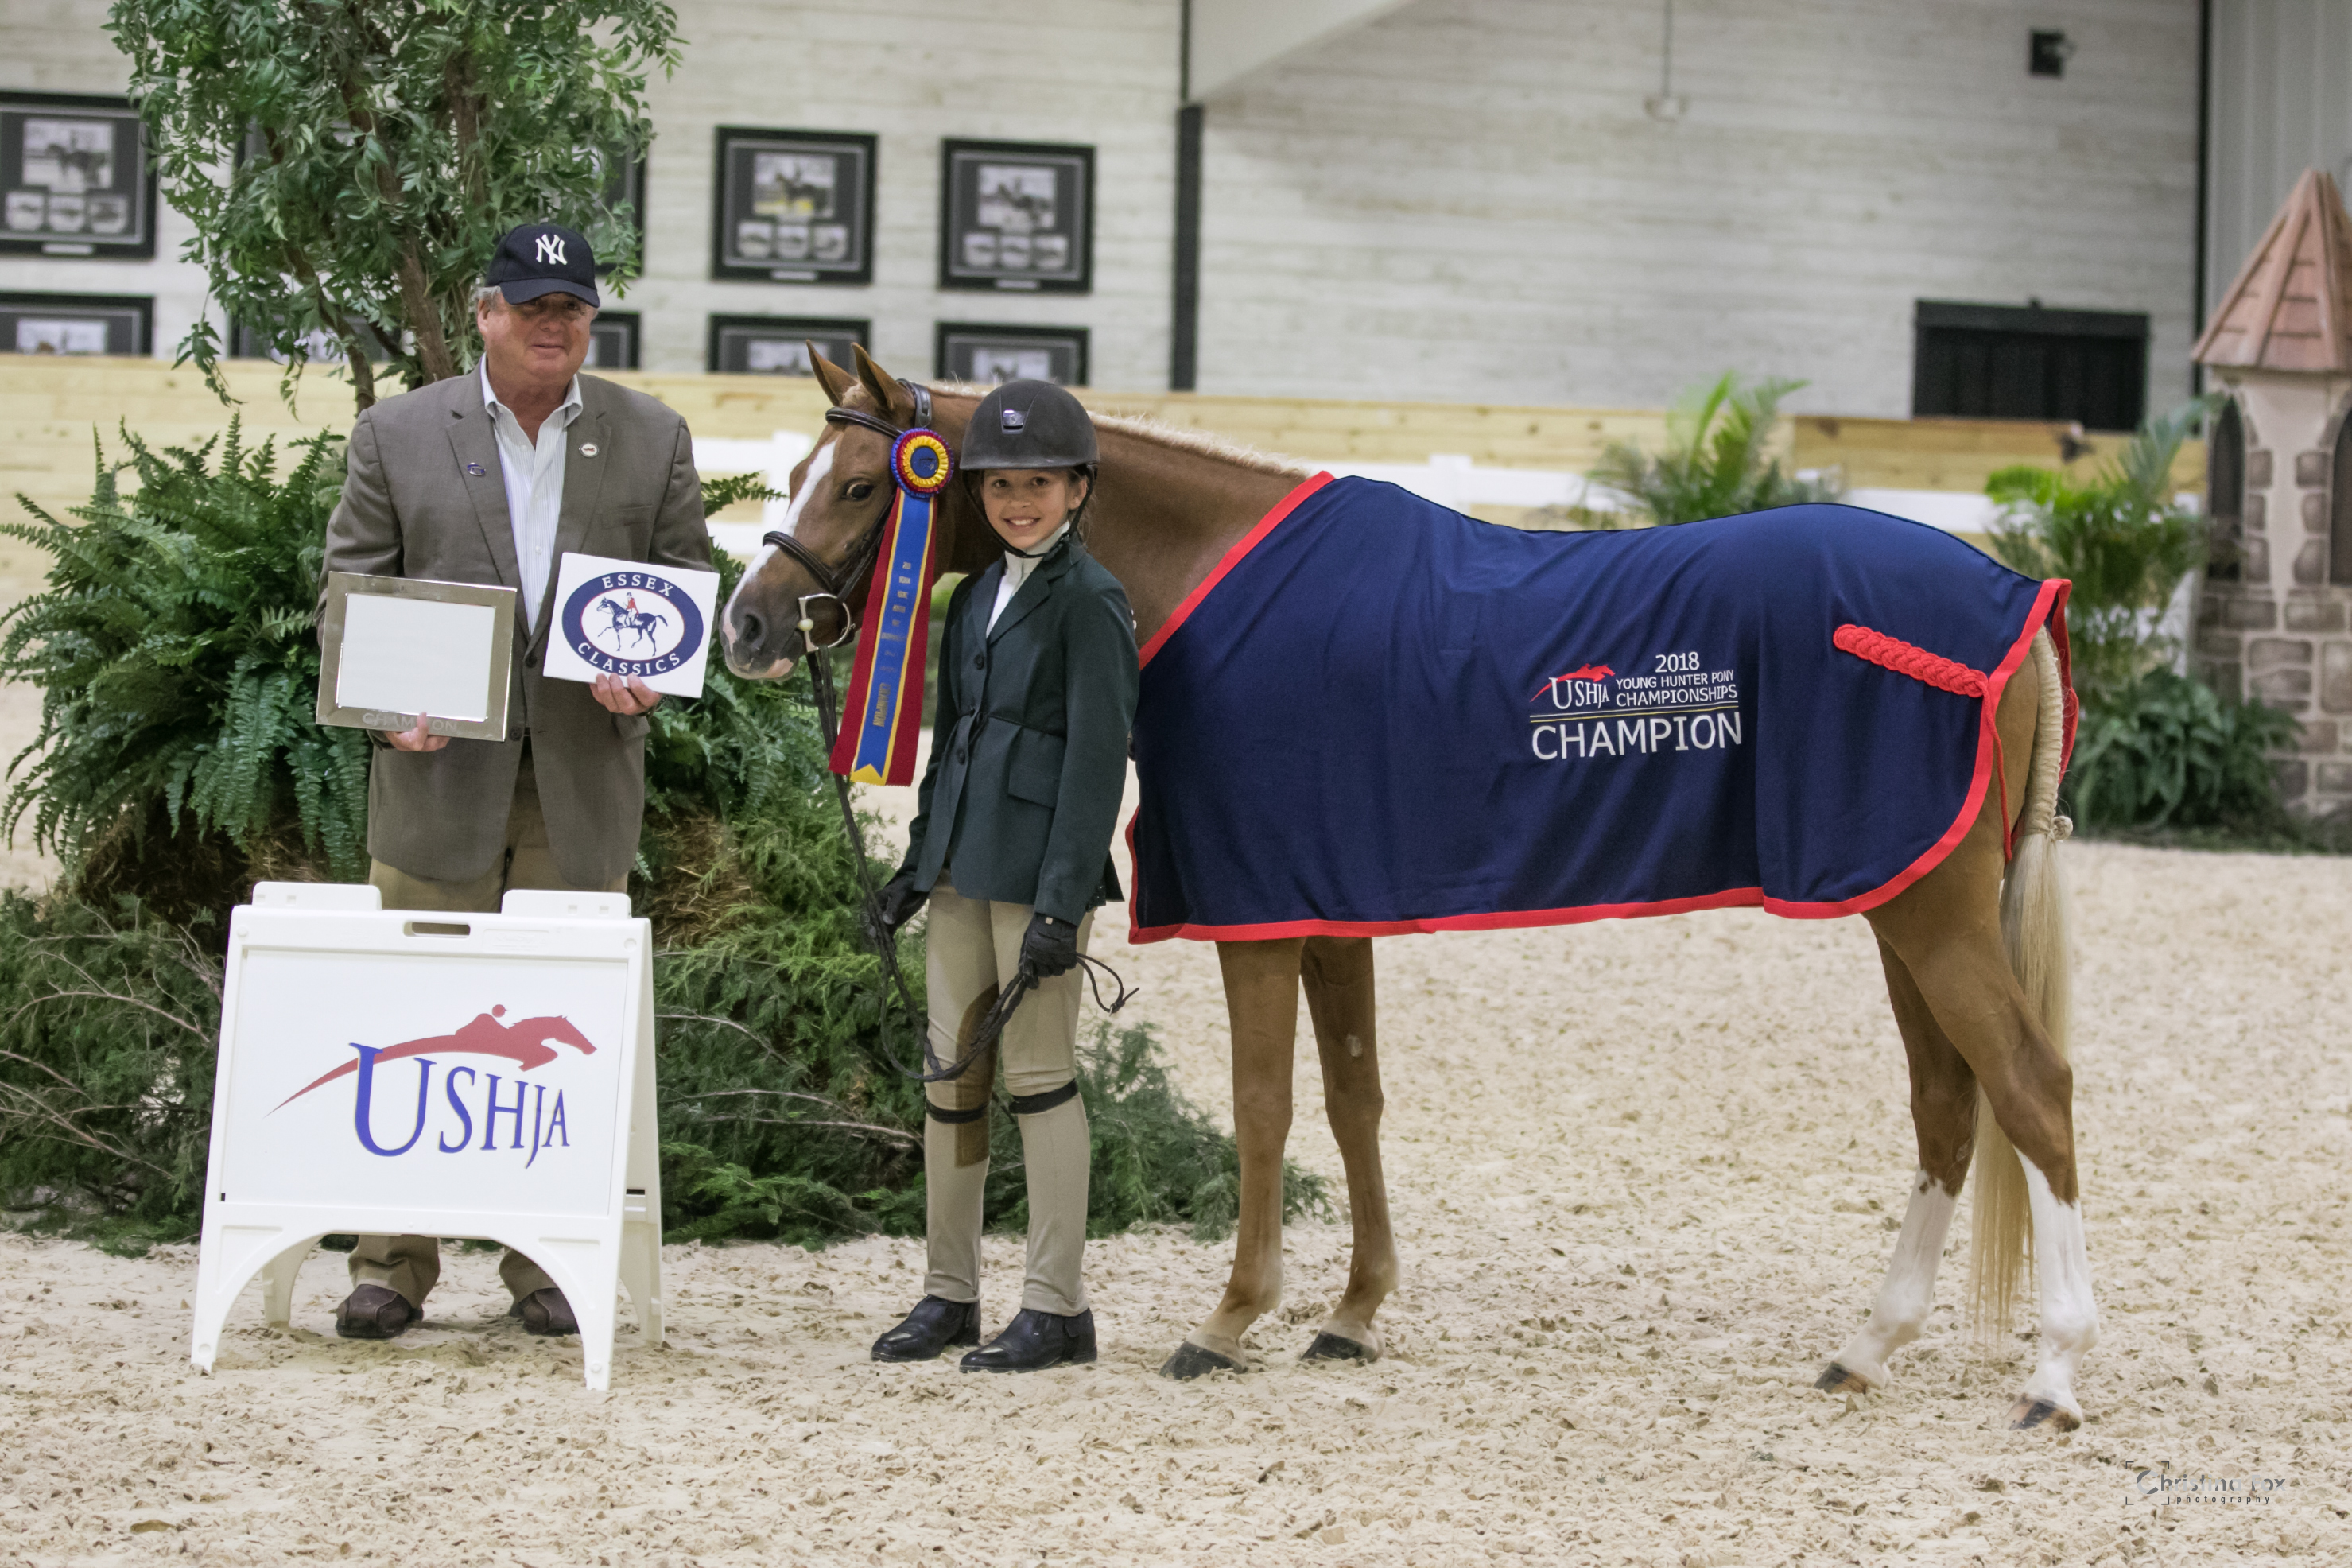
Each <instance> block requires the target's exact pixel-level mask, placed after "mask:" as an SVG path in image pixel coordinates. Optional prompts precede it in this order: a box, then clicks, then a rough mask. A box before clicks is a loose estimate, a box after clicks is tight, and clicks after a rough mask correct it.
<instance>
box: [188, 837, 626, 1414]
mask: <svg viewBox="0 0 2352 1568" xmlns="http://www.w3.org/2000/svg"><path fill="white" fill-rule="evenodd" d="M377 905H378V895H377V893H376V890H375V889H373V888H370V887H364V886H345V885H316V884H299V883H285V882H264V883H261V884H260V885H258V886H257V887H256V888H255V889H254V901H253V902H252V903H251V904H249V905H247V906H244V907H242V908H240V909H238V910H236V912H235V914H234V916H233V917H232V918H231V921H230V923H229V954H228V973H227V982H226V987H225V988H224V992H223V996H222V1006H221V1043H220V1062H219V1067H218V1069H217V1074H216V1077H215V1087H214V1090H213V1137H212V1152H211V1160H210V1163H209V1166H208V1174H207V1177H206V1181H205V1221H204V1235H203V1251H202V1254H201V1256H200V1258H199V1260H198V1264H197V1279H196V1298H195V1330H194V1346H193V1355H194V1361H195V1363H196V1364H197V1365H198V1366H200V1367H203V1368H205V1370H207V1371H209V1370H210V1369H211V1366H212V1363H213V1360H214V1357H215V1354H216V1353H217V1351H218V1347H219V1341H220V1332H221V1328H222V1325H223V1323H224V1322H226V1319H227V1316H228V1312H229V1309H230V1306H231V1304H232V1303H233V1302H234V1301H235V1300H236V1296H237V1295H238V1293H239V1292H240V1291H242V1290H243V1289H244V1288H245V1286H246V1284H247V1281H248V1280H250V1279H252V1278H253V1276H254V1275H255V1274H256V1273H262V1274H264V1275H265V1276H266V1277H267V1285H266V1288H265V1289H264V1293H263V1294H264V1301H263V1305H264V1310H265V1314H266V1316H267V1317H268V1321H270V1322H271V1323H273V1324H283V1323H284V1322H285V1321H287V1318H288V1313H289V1309H290V1306H291V1303H292V1296H293V1285H294V1276H295V1273H296V1270H297V1269H299V1268H300V1266H301V1263H302V1259H303V1258H305V1257H307V1256H308V1255H309V1253H310V1248H311V1247H313V1246H314V1245H315V1244H316V1243H317V1242H318V1240H319V1239H320V1237H323V1236H327V1235H330V1234H331V1233H335V1232H352V1233H358V1234H362V1235H383V1234H389V1235H419V1236H438V1237H481V1238H483V1239H486V1240H491V1241H499V1242H504V1243H505V1244H507V1245H508V1246H509V1247H515V1248H517V1249H518V1250H520V1252H522V1253H523V1254H524V1255H525V1256H527V1257H529V1258H530V1259H531V1260H532V1261H533V1262H535V1263H537V1264H538V1265H539V1266H540V1267H541V1268H544V1269H545V1270H546V1271H547V1272H548V1274H549V1275H550V1277H551V1278H552V1279H554V1280H555V1282H556V1284H558V1285H559V1286H561V1287H562V1289H563V1293H564V1295H565V1297H566V1298H567V1299H568V1300H570V1301H571V1303H572V1311H573V1313H574V1315H575V1316H577V1318H578V1319H579V1321H580V1337H581V1346H582V1350H583V1370H584V1371H585V1373H586V1376H587V1380H588V1384H589V1386H591V1387H593V1388H604V1387H606V1386H608V1384H609V1382H610V1378H611V1364H612V1345H613V1333H614V1316H615V1300H614V1297H615V1289H616V1286H618V1285H625V1286H626V1287H627V1288H628V1291H629V1295H630V1298H631V1300H632V1301H633V1303H634V1304H635V1309H636V1314H637V1320H638V1323H639V1326H640V1327H641V1329H642V1330H643V1331H644V1334H645V1342H646V1343H658V1342H660V1339H661V1309H660V1268H661V1261H660V1252H661V1228H660V1227H661V1189H660V1182H659V1177H658V1174H657V1168H656V1163H655V1141H654V1131H655V1129H654V1110H655V1104H654V1083H653V985H652V935H651V928H650V927H649V926H648V924H647V922H646V921H642V920H631V919H629V918H628V900H626V899H625V898H624V897H622V896H620V895H618V894H577V893H555V892H513V893H509V894H508V895H507V897H506V903H505V908H504V909H503V910H502V911H501V912H500V913H499V914H495V915H487V914H482V915H476V914H429V915H427V914H419V913H415V912H413V911H404V910H382V909H379V908H378V907H377Z"/></svg>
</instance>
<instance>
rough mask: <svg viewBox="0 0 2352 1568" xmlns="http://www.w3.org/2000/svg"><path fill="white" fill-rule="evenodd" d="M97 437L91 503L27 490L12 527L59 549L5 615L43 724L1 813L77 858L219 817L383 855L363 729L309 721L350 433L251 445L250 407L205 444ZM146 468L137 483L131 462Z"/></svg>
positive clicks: (237, 834)
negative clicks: (43, 502)
mask: <svg viewBox="0 0 2352 1568" xmlns="http://www.w3.org/2000/svg"><path fill="white" fill-rule="evenodd" d="M122 440H123V442H124V444H125V445H126V447H128V448H129V451H130V454H131V455H130V457H129V458H127V459H125V460H123V461H121V462H110V461H109V460H108V459H107V457H106V452H105V447H104V446H103V444H102V443H101V444H100V445H99V448H98V483H97V489H96V492H95V494H93V496H92V497H91V499H90V502H89V505H88V506H83V507H77V508H75V509H73V511H72V513H71V515H72V516H73V517H75V518H78V519H79V520H80V521H79V523H75V522H67V521H60V520H58V518H56V517H53V516H51V515H50V514H49V513H47V512H46V511H43V510H41V509H40V508H39V507H37V506H35V505H34V504H33V503H32V502H31V501H30V500H26V499H25V498H23V497H21V496H20V497H19V498H18V500H23V501H24V505H25V507H26V510H28V511H30V512H31V513H32V514H33V518H34V521H31V522H22V521H8V522H5V523H0V530H5V531H6V532H7V533H8V534H9V535H11V536H13V537H15V538H17V539H21V540H23V541H25V542H26V543H29V544H32V545H35V546H37V548H39V549H40V550H42V551H44V552H47V553H48V554H49V555H51V556H53V557H54V558H55V560H56V563H57V564H56V566H55V567H54V568H53V569H52V570H51V572H50V574H49V585H48V587H47V589H46V590H45V591H43V592H41V593H38V594H36V595H32V596H31V597H29V598H27V599H25V600H24V601H22V602H21V603H19V604H18V605H16V606H15V607H14V608H13V609H11V610H9V611H8V612H7V614H6V616H5V617H0V624H5V626H6V627H7V631H6V635H5V638H0V679H9V680H19V681H28V682H32V683H35V684H37V685H39V686H40V687H42V688H43V689H44V692H45V695H44V698H43V700H42V704H41V728H40V732H39V734H38V735H37V737H36V738H35V740H34V742H33V743H32V744H31V745H30V746H28V747H26V749H25V750H24V751H23V752H19V753H18V754H17V755H16V758H15V759H13V760H12V762H11V763H10V772H11V773H12V774H13V775H14V777H15V781H16V782H15V784H14V786H13V787H12V788H11V789H10V791H9V794H8V797H7V801H6V805H5V808H0V830H5V831H9V832H13V831H14V830H15V828H16V825H17V824H18V823H19V822H20V821H21V820H22V819H23V818H24V816H25V815H26V813H27V812H28V811H29V812H30V813H31V814H32V819H33V823H32V826H33V838H34V842H35V843H36V844H37V845H39V846H41V847H44V848H47V849H50V850H53V851H54V852H56V853H57V854H58V857H59V858H61V859H63V860H64V861H66V863H67V864H68V867H69V868H71V867H76V866H78V865H79V864H80V863H81V862H82V861H83V860H84V859H85V858H87V856H88V853H89V850H90V849H91V848H92V847H93V846H94V845H95V844H96V843H97V842H98V841H99V839H100V837H101V836H103V835H105V834H107V833H109V832H110V831H112V830H116V829H118V827H119V826H121V825H122V824H124V823H128V824H129V825H130V826H131V830H132V831H133V832H134V833H135V834H138V835H141V836H142V837H143V836H144V835H145V834H146V833H147V832H148V830H149V826H150V825H151V823H152V822H154V821H156V820H159V819H160V820H161V821H162V822H163V824H164V825H165V827H166V831H167V832H169V833H171V834H173V835H174V836H176V835H177V834H178V832H179V831H180V829H181V826H182V824H183V822H184V821H186V822H188V823H190V824H191V825H192V826H193V827H194V832H195V834H196V835H203V834H206V833H218V834H220V835H223V836H225V837H226V838H228V839H229V840H230V841H231V842H233V843H234V844H235V845H236V847H237V848H239V849H240V850H242V851H244V852H245V853H246V854H247V855H248V856H250V855H252V854H254V853H256V852H257V849H258V848H259V847H260V843H261V841H262V840H263V839H264V838H265V837H268V836H269V835H271V834H273V833H277V832H279V831H282V830H284V829H286V828H287V826H289V824H290V825H291V826H292V829H293V831H294V832H296V833H297V834H299V841H300V843H301V845H302V847H304V848H305V849H306V850H308V851H309V852H310V854H312V855H315V856H318V857H320V858H323V860H324V861H325V862H326V865H327V866H328V868H331V871H332V873H333V874H334V875H335V876H338V877H342V878H349V879H357V878H361V877H364V876H365V875H366V873H367V851H366V820H367V747H366V742H365V740H364V739H363V737H362V735H361V734H360V732H359V731H355V730H328V729H321V728H320V726H319V725H317V724H316V723H314V722H313V721H312V717H311V715H312V710H313V707H314V704H315V701H316V696H317V692H318V685H319V643H318V637H317V635H316V631H315V623H316V615H315V612H314V609H313V606H314V605H316V604H317V602H318V592H319V565H320V557H321V554H322V552H323V549H324V542H325V534H326V526H327V517H328V514H329V513H330V512H331V510H333V507H334V503H335V498H336V496H337V494H338V493H339V492H340V490H341V486H342V479H343V459H342V443H341V441H340V440H338V439H336V438H335V437H331V436H328V435H325V434H321V435H319V436H315V437H310V438H309V439H308V440H304V441H299V442H296V443H295V444H294V446H293V447H292V448H291V452H290V453H289V455H291V453H299V454H300V460H299V461H298V462H296V463H295V465H294V466H293V468H291V469H290V470H289V471H288V472H287V473H286V474H284V475H283V476H280V475H279V474H278V472H277V468H278V452H277V449H276V446H275V443H265V444H264V445H262V446H261V447H258V448H247V447H245V446H244V445H243V443H242V442H241V441H240V439H239V437H238V428H237V425H236V421H234V420H232V421H231V422H230V425H229V427H228V430H227V432H226V435H224V436H218V437H214V438H213V439H212V440H210V441H207V442H205V444H204V445H203V446H201V447H194V448H186V447H166V448H164V449H163V450H162V451H160V452H159V451H156V450H154V449H153V448H152V447H149V446H148V445H147V444H146V443H145V442H143V441H142V440H141V439H140V438H139V437H136V436H133V435H131V434H130V433H129V431H127V430H126V431H124V432H123V434H122ZM126 473H127V474H130V475H131V476H133V477H134V478H135V479H137V481H138V482H137V487H136V488H135V489H130V488H126V487H125V485H124V484H123V482H122V480H123V476H124V475H125V474H126Z"/></svg>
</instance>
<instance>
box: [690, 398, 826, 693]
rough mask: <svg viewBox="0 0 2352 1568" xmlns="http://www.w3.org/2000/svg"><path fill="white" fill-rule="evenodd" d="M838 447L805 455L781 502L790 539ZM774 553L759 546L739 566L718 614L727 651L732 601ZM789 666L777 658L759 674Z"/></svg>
mask: <svg viewBox="0 0 2352 1568" xmlns="http://www.w3.org/2000/svg"><path fill="white" fill-rule="evenodd" d="M838 449H839V443H837V442H834V441H827V442H825V443H824V445H822V446H820V447H817V449H816V451H815V453H814V455H813V456H812V457H811V458H809V466H808V472H807V473H806V474H805V475H803V477H802V479H801V482H800V483H799V484H797V485H795V486H793V495H792V500H790V501H788V502H787V503H786V504H785V506H784V526H783V529H782V531H783V532H785V533H788V534H790V535H792V536H793V538H794V539H798V538H799V537H800V531H801V513H802V511H803V509H805V508H806V507H807V505H808V502H809V498H810V497H811V496H814V495H815V494H816V493H817V492H818V491H819V490H821V489H824V477H825V475H827V474H828V473H831V472H832V471H833V455H834V453H835V451H836V450H838ZM778 553H779V551H778V548H777V547H776V546H775V545H772V544H762V545H761V546H760V552H759V553H758V554H756V555H754V556H752V557H751V565H749V566H747V567H745V568H744V569H743V578H742V581H740V582H739V583H737V584H735V592H734V595H732V596H731V597H730V598H729V599H728V601H727V609H726V612H725V613H724V614H722V615H721V616H719V629H720V631H722V632H723V633H724V634H725V635H726V643H727V647H728V648H729V649H730V651H732V649H733V648H734V647H735V601H736V600H738V599H740V598H741V597H742V596H743V595H745V594H747V593H749V592H750V591H751V584H754V583H756V582H758V581H759V580H760V574H761V572H763V571H765V570H766V569H767V566H768V563H769V562H771V561H773V560H774V559H775V558H776V556H777V554H778ZM795 607H796V608H797V606H795ZM792 668H793V661H792V660H791V659H788V658H787V659H779V660H777V661H776V663H775V664H773V665H772V666H771V667H769V668H768V669H767V670H765V671H763V672H762V674H763V676H764V678H765V679H771V680H780V679H782V678H783V677H784V676H786V675H789V674H790V673H792Z"/></svg>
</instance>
